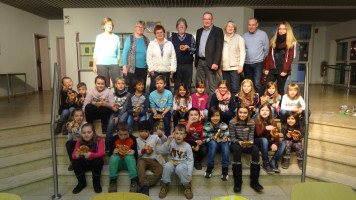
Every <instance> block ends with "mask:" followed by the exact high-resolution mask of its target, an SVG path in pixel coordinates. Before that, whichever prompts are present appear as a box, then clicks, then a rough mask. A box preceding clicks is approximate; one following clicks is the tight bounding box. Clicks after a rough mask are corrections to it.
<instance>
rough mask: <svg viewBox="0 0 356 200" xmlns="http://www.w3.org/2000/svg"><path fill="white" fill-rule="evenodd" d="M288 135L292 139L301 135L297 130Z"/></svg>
mask: <svg viewBox="0 0 356 200" xmlns="http://www.w3.org/2000/svg"><path fill="white" fill-rule="evenodd" d="M290 134H291V135H292V136H293V137H299V136H300V135H301V134H302V133H301V132H300V131H298V130H294V131H290Z"/></svg>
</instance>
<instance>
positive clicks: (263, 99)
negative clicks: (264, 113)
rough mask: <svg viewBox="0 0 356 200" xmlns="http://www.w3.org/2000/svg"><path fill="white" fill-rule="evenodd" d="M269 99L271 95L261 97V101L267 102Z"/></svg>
mask: <svg viewBox="0 0 356 200" xmlns="http://www.w3.org/2000/svg"><path fill="white" fill-rule="evenodd" d="M268 100H269V96H265V97H261V101H265V102H267V101H268Z"/></svg>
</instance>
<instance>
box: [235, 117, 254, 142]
mask: <svg viewBox="0 0 356 200" xmlns="http://www.w3.org/2000/svg"><path fill="white" fill-rule="evenodd" d="M229 130H230V141H231V143H239V142H240V141H250V142H253V135H254V131H255V122H254V121H251V125H247V124H236V123H235V119H232V120H230V123H229Z"/></svg>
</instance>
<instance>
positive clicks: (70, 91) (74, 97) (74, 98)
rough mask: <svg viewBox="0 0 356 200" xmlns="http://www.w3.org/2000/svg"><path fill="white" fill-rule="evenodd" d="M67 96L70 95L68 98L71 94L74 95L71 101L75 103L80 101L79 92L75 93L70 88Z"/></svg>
mask: <svg viewBox="0 0 356 200" xmlns="http://www.w3.org/2000/svg"><path fill="white" fill-rule="evenodd" d="M67 96H68V98H69V96H71V97H73V100H72V101H70V103H72V104H75V103H78V102H79V100H78V98H77V96H78V94H77V93H74V92H73V90H68V92H67Z"/></svg>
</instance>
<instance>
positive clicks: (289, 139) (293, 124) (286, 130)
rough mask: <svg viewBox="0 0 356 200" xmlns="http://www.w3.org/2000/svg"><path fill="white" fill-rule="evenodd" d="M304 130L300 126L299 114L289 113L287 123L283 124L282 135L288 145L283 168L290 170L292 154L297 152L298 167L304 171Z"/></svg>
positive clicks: (283, 159)
mask: <svg viewBox="0 0 356 200" xmlns="http://www.w3.org/2000/svg"><path fill="white" fill-rule="evenodd" d="M303 132H304V131H303V130H302V129H301V127H300V124H299V117H298V113H295V112H288V113H287V121H286V122H284V123H283V124H282V133H283V135H284V140H283V141H284V143H285V144H286V148H285V152H284V155H283V158H282V168H283V169H288V167H289V160H290V153H291V151H292V150H293V151H295V152H296V153H297V160H298V167H299V169H300V170H302V169H303V144H302V138H303V135H304V134H303Z"/></svg>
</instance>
